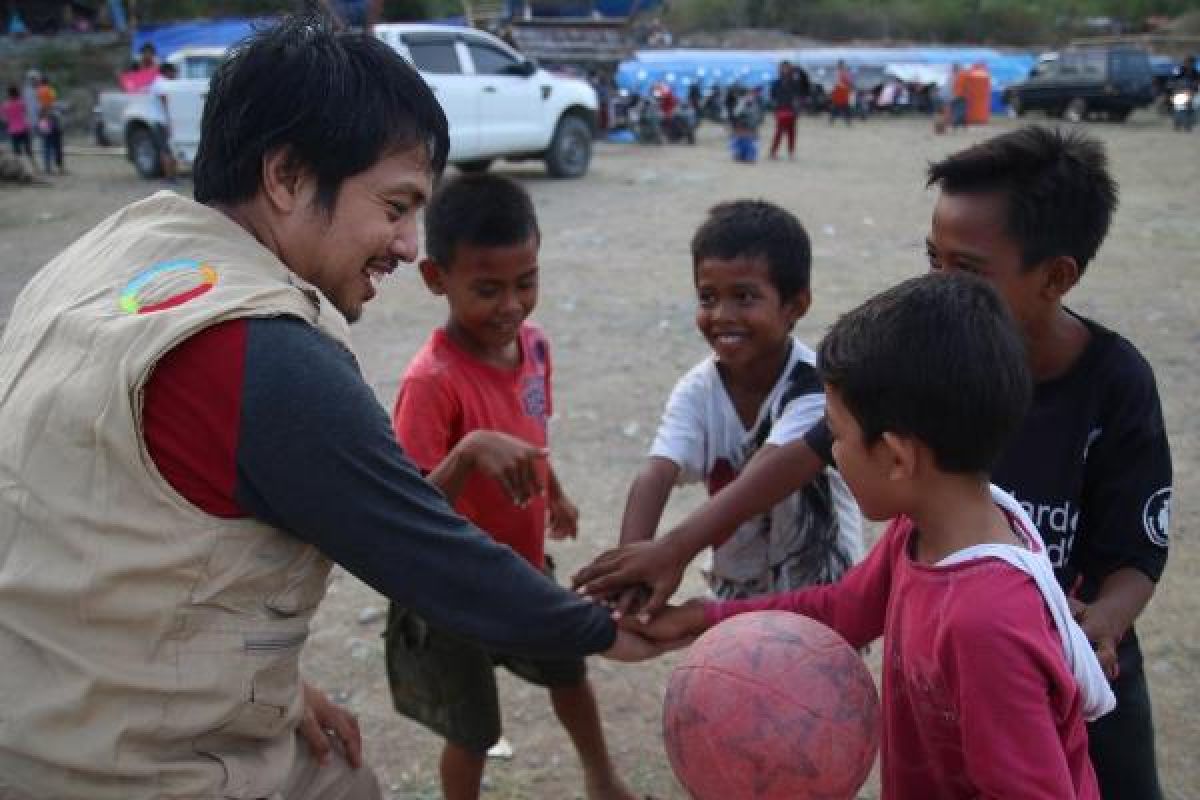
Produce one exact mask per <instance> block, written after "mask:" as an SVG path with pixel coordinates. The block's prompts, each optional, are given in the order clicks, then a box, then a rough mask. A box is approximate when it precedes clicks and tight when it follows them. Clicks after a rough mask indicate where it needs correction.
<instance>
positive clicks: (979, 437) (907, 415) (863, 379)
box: [817, 273, 1033, 473]
mask: <svg viewBox="0 0 1200 800" xmlns="http://www.w3.org/2000/svg"><path fill="white" fill-rule="evenodd" d="M817 369H818V371H819V373H820V375H821V379H822V380H823V381H824V382H825V383H826V384H828V385H829V386H830V387H832V388H833V389H835V390H836V391H837V393H838V395H839V397H840V398H841V399H842V402H843V403H844V404H845V406H846V408H847V409H848V410H849V411H850V413H851V414H853V415H854V418H855V419H856V420H857V421H858V424H859V426H860V427H861V428H862V431H863V437H864V440H865V441H866V442H867V443H868V444H870V443H872V442H874V441H876V440H877V439H878V438H879V437H880V436H882V435H883V434H884V433H885V432H887V431H891V432H892V433H896V434H900V435H906V436H913V437H915V438H917V439H919V440H920V441H921V442H923V443H924V444H925V445H926V446H927V447H929V449H930V450H931V451H932V452H933V455H934V458H935V459H936V461H937V465H938V467H939V468H940V469H942V470H944V471H946V472H954V473H980V472H987V471H989V470H990V468H991V466H992V464H993V462H994V461H995V460H996V458H997V457H998V456H999V455H1000V452H1001V449H1002V448H1003V447H1004V445H1005V444H1006V443H1007V441H1008V439H1009V437H1010V436H1011V435H1012V434H1013V433H1014V432H1015V431H1016V430H1017V429H1018V428H1019V426H1020V425H1021V422H1022V420H1023V418H1024V416H1025V412H1026V410H1027V409H1028V407H1029V402H1030V398H1031V396H1032V391H1033V389H1032V381H1031V379H1030V376H1029V368H1028V365H1027V363H1026V355H1025V345H1024V344H1023V342H1022V340H1021V336H1020V334H1019V333H1018V331H1017V328H1016V325H1015V324H1014V322H1013V319H1012V317H1011V315H1010V314H1009V312H1008V309H1007V307H1006V306H1005V304H1004V301H1003V300H1001V299H1000V297H999V295H997V294H996V291H995V290H994V289H992V287H991V286H989V285H988V284H987V283H986V282H984V281H983V280H981V279H980V278H978V277H975V276H973V275H969V274H964V273H927V274H925V275H923V276H921V277H918V278H912V279H911V280H907V281H905V282H904V283H901V284H899V285H898V286H895V287H893V288H891V289H888V290H887V291H885V292H883V293H881V294H878V295H876V296H875V297H872V298H871V299H870V300H868V301H867V302H865V303H863V304H862V305H861V306H859V307H858V308H856V309H854V310H853V311H851V312H849V313H847V314H845V315H843V316H842V317H841V318H840V319H839V320H838V321H837V323H835V324H834V326H833V328H832V329H831V330H830V331H829V333H828V335H826V336H825V338H824V339H823V340H822V341H821V345H820V348H819V351H818V355H817Z"/></svg>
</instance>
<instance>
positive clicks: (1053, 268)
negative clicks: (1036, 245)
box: [1041, 256, 1079, 301]
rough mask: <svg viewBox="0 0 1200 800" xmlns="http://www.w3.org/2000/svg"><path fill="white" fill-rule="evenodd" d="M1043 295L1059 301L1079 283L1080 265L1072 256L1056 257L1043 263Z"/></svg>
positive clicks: (1048, 298)
mask: <svg viewBox="0 0 1200 800" xmlns="http://www.w3.org/2000/svg"><path fill="white" fill-rule="evenodd" d="M1041 268H1042V270H1043V274H1044V276H1045V278H1044V280H1043V282H1042V294H1043V296H1045V298H1046V299H1047V300H1054V301H1057V300H1059V299H1060V298H1062V296H1063V295H1065V294H1066V293H1067V292H1069V291H1071V290H1072V289H1074V288H1075V284H1077V283H1079V264H1078V263H1077V262H1076V261H1075V259H1074V258H1072V257H1071V256H1054V257H1052V258H1048V259H1046V260H1045V261H1044V262H1043V263H1042V267H1041Z"/></svg>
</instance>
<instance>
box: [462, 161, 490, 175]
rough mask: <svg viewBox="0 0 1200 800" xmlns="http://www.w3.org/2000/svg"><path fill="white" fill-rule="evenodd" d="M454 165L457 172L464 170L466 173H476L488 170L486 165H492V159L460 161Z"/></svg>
mask: <svg viewBox="0 0 1200 800" xmlns="http://www.w3.org/2000/svg"><path fill="white" fill-rule="evenodd" d="M454 166H456V167H458V171H459V172H465V173H467V174H468V175H478V174H479V173H481V172H487V171H488V167H490V166H492V159H490V158H481V159H479V160H478V161H461V162H459V163H458V164H455V165H454Z"/></svg>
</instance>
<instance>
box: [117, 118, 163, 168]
mask: <svg viewBox="0 0 1200 800" xmlns="http://www.w3.org/2000/svg"><path fill="white" fill-rule="evenodd" d="M125 146H126V148H127V152H128V154H129V160H130V161H132V162H133V168H134V169H136V170H137V173H138V175H140V176H141V177H143V178H145V179H146V180H151V179H153V178H160V177H162V161H161V160H160V159H159V157H158V148H157V147H155V146H154V137H152V136H151V135H150V130H149V129H148V128H145V127H142V126H138V127H136V128H134V129H133V130H131V131H130V132H129V136H128V137H127V139H126V145H125Z"/></svg>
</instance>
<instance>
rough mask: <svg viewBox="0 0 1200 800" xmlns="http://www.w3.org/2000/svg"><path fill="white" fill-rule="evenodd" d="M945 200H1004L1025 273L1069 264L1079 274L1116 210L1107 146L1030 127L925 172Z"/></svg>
mask: <svg viewBox="0 0 1200 800" xmlns="http://www.w3.org/2000/svg"><path fill="white" fill-rule="evenodd" d="M928 185H930V186H934V185H936V186H937V187H938V188H940V189H941V190H942V191H943V192H946V193H947V194H977V193H984V192H1001V193H1003V194H1004V195H1005V196H1006V197H1007V201H1008V220H1007V223H1006V230H1007V233H1008V235H1009V236H1011V237H1012V239H1013V240H1014V241H1016V242H1017V243H1018V245H1020V248H1021V261H1022V264H1023V265H1024V266H1025V267H1027V268H1029V267H1033V266H1034V265H1036V264H1039V263H1041V262H1042V261H1044V260H1046V259H1047V258H1052V257H1055V256H1070V257H1072V258H1074V259H1075V263H1076V264H1077V265H1078V266H1079V272H1080V274H1083V271H1084V269H1085V268H1086V267H1087V265H1088V262H1090V261H1091V260H1092V258H1093V257H1094V256H1095V255H1096V251H1097V250H1099V249H1100V243H1101V242H1103V241H1104V236H1105V235H1106V234H1107V233H1108V225H1109V222H1110V221H1111V220H1112V215H1113V211H1114V210H1116V207H1117V183H1116V181H1114V180H1113V178H1112V176H1111V175H1109V173H1108V157H1107V156H1106V155H1105V152H1104V145H1102V144H1101V143H1100V142H1098V141H1097V140H1095V139H1093V138H1091V137H1089V136H1086V135H1084V134H1082V133H1080V132H1078V131H1075V130H1068V131H1064V130H1061V129H1058V128H1046V127H1042V126H1038V125H1029V126H1026V127H1024V128H1018V129H1017V130H1015V131H1010V132H1008V133H1003V134H1001V135H999V136H995V137H993V138H991V139H988V140H987V141H984V142H980V143H979V144H977V145H974V146H972V147H968V148H967V149H966V150H962V151H960V152H958V153H955V154H954V155H951V156H949V157H947V158H945V159H943V160H942V161H939V162H937V163H936V164H932V165H930V167H929V184H928Z"/></svg>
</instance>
